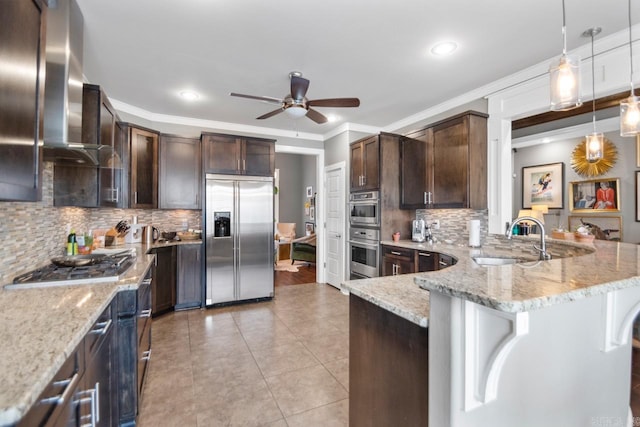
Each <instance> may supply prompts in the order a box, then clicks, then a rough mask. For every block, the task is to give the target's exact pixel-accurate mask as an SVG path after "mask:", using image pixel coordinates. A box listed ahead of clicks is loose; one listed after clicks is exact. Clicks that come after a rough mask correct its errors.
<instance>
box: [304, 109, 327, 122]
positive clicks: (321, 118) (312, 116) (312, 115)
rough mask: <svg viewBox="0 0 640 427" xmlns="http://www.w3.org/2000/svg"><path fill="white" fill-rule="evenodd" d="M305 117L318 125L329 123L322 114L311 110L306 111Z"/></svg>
mask: <svg viewBox="0 0 640 427" xmlns="http://www.w3.org/2000/svg"><path fill="white" fill-rule="evenodd" d="M307 117H309V118H310V119H311V120H313V121H314V122H316V123H318V124H322V123H327V122H328V121H329V119H327V118H326V117H325V116H324V115H323V114H321V113H320V112H318V111H316V110H314V109H311V108H309V109H308V110H307Z"/></svg>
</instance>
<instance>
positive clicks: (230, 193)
mask: <svg viewBox="0 0 640 427" xmlns="http://www.w3.org/2000/svg"><path fill="white" fill-rule="evenodd" d="M205 218H206V224H205V231H206V248H205V250H206V260H207V290H206V304H207V305H212V304H218V303H225V302H232V301H242V300H252V299H259V298H269V297H273V259H274V258H273V257H274V254H273V253H274V240H273V178H271V177H236V176H228V175H212V174H207V182H206V211H205Z"/></svg>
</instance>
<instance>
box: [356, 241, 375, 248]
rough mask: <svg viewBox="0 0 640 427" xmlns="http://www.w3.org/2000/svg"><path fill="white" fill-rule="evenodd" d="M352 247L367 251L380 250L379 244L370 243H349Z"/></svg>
mask: <svg viewBox="0 0 640 427" xmlns="http://www.w3.org/2000/svg"><path fill="white" fill-rule="evenodd" d="M349 243H350V244H351V245H352V246H358V247H361V248H365V249H378V244H377V243H368V242H358V241H356V240H351V241H350V242H349Z"/></svg>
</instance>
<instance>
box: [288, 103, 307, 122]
mask: <svg viewBox="0 0 640 427" xmlns="http://www.w3.org/2000/svg"><path fill="white" fill-rule="evenodd" d="M284 112H285V113H287V114H288V115H289V117H292V118H294V119H299V118H300V117H303V116H305V115H306V114H307V110H306V109H305V108H304V107H302V106H299V105H292V106H291V107H289V108H287V109H286V110H284Z"/></svg>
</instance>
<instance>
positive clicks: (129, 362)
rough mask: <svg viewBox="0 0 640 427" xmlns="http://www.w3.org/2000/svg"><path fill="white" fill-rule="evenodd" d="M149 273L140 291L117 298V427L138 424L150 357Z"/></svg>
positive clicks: (150, 274) (120, 294) (124, 293)
mask: <svg viewBox="0 0 640 427" xmlns="http://www.w3.org/2000/svg"><path fill="white" fill-rule="evenodd" d="M152 271H153V270H149V272H148V273H147V275H146V276H145V278H144V279H143V281H142V283H141V284H140V286H138V289H137V290H130V291H122V292H120V293H119V294H118V298H117V319H118V334H117V347H116V348H117V360H118V363H117V366H118V374H117V393H116V395H117V402H118V425H121V426H133V425H135V422H136V416H137V415H138V409H139V407H140V397H141V392H142V387H143V385H144V379H145V376H146V372H147V365H148V362H149V359H150V357H151V296H152V295H151V294H152V289H151V282H152V278H153V276H152Z"/></svg>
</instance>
